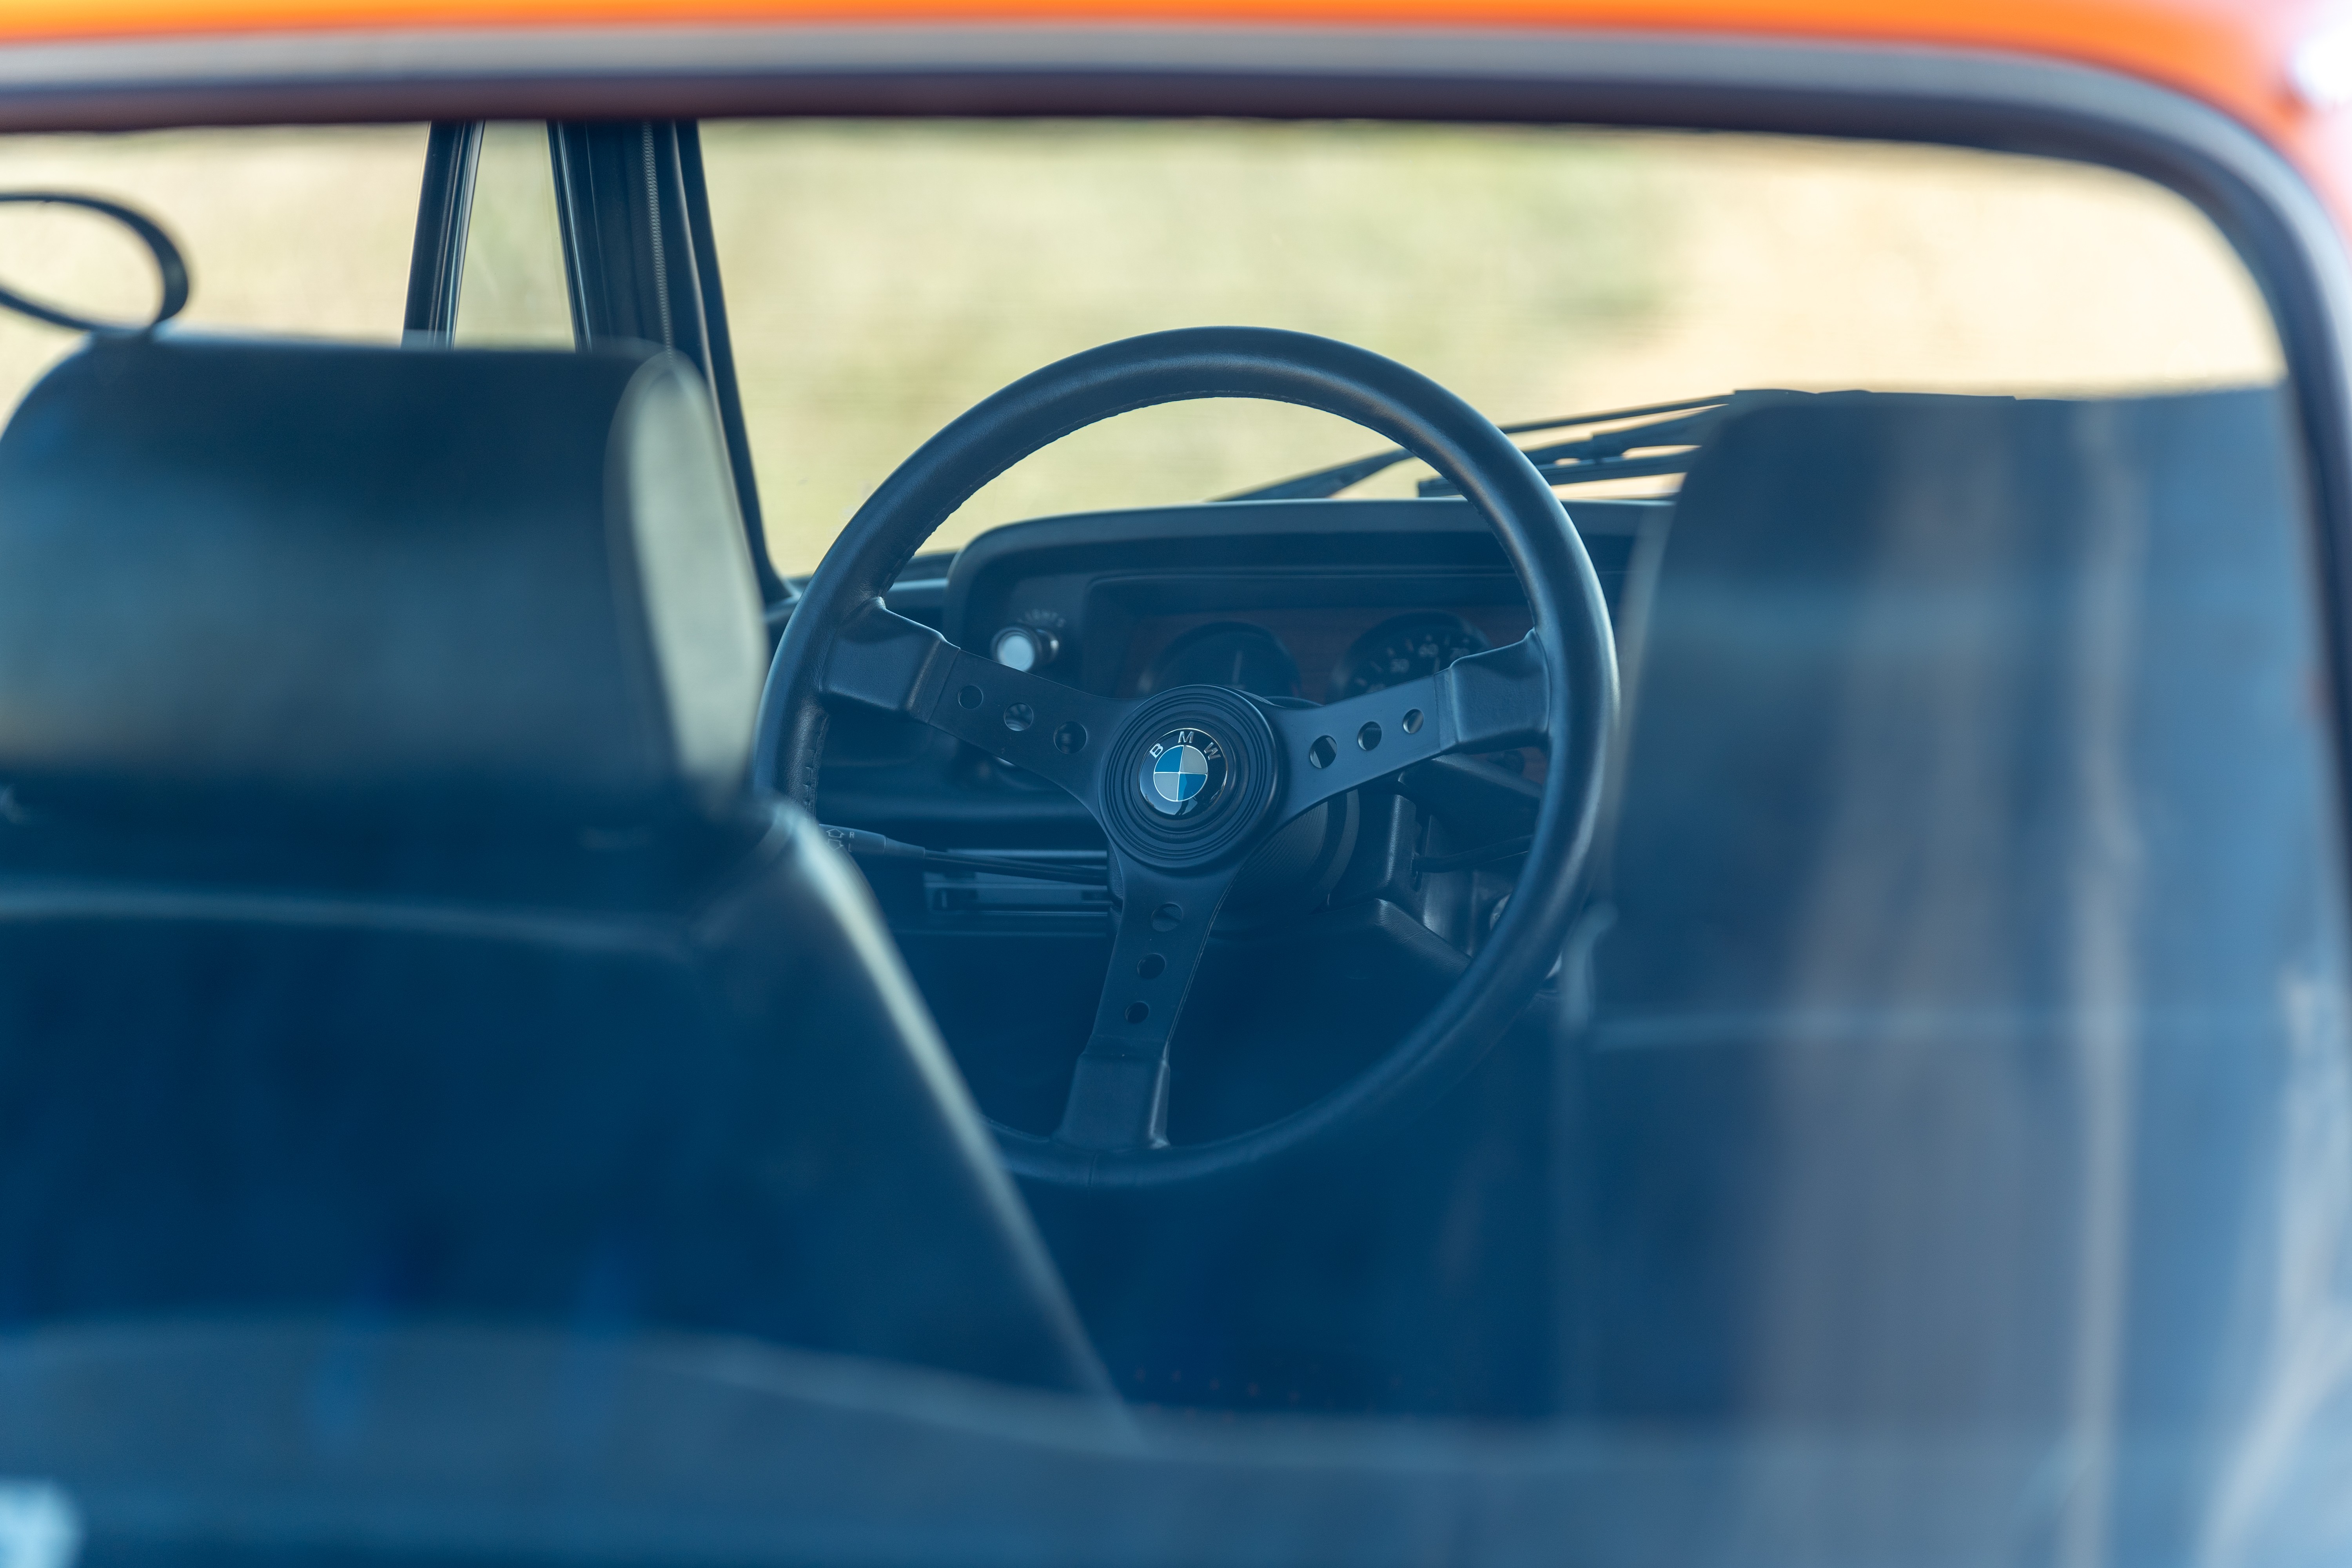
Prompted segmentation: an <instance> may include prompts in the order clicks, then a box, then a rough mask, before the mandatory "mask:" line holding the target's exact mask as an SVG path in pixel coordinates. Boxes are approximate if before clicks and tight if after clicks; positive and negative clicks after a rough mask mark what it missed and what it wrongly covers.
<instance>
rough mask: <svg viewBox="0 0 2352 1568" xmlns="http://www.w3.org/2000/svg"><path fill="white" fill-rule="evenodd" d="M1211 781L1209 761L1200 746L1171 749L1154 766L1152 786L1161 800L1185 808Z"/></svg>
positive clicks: (1152, 769)
mask: <svg viewBox="0 0 2352 1568" xmlns="http://www.w3.org/2000/svg"><path fill="white" fill-rule="evenodd" d="M1208 782H1209V759H1208V758H1206V757H1204V756H1202V754H1201V748H1200V747H1198V746H1171V747H1169V748H1168V749H1167V750H1166V751H1164V752H1160V760H1159V761H1158V762H1156V763H1152V764H1151V787H1152V788H1154V789H1156V790H1158V791H1159V792H1160V799H1162V800H1164V801H1168V802H1170V803H1171V804H1172V805H1183V804H1184V803H1185V802H1186V801H1188V800H1190V799H1192V797H1193V796H1194V795H1198V794H1200V793H1201V788H1202V785H1203V784H1207V783H1208Z"/></svg>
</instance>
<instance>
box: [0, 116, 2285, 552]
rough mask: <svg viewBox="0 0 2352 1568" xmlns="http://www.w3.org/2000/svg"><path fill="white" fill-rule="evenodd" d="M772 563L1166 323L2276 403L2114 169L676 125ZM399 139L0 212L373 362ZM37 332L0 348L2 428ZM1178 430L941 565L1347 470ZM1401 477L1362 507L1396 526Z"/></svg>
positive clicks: (127, 168) (1055, 451)
mask: <svg viewBox="0 0 2352 1568" xmlns="http://www.w3.org/2000/svg"><path fill="white" fill-rule="evenodd" d="M704 142H705V147H706V153H707V162H708V166H709V176H710V184H711V195H712V205H713V208H714V216H715V222H716V225H717V230H718V237H719V254H720V260H721V263H722V266H723V268H724V271H725V276H726V286H727V292H728V303H729V308H730V312H731V315H732V322H733V329H734V338H735V344H736V353H737V358H738V363H739V366H740V374H741V379H742V384H743V395H744V402H745V408H746V414H747V416H748V419H749V423H750V426H751V432H752V442H753V447H754V456H755V459H756V463H757V468H758V471H759V476H760V484H761V496H762V500H763V504H764V507H765V510H766V513H767V520H768V531H769V537H770V540H771V544H772V551H773V553H774V555H775V557H776V560H777V563H778V564H779V566H781V567H782V568H783V569H784V570H786V571H805V570H807V569H808V568H809V567H811V566H813V565H814V563H815V562H816V560H817V558H818V557H819V556H820V555H821V554H822V553H823V552H824V548H825V546H826V545H827V544H828V543H829V542H831V540H832V537H833V535H834V534H835V532H836V531H838V530H839V528H840V526H841V524H842V523H843V522H844V521H845V520H846V519H847V518H848V517H849V515H850V514H851V513H852V512H853V511H854V510H856V507H857V505H858V504H859V503H860V502H861V501H862V500H864V498H865V497H866V494H867V493H868V492H869V491H870V490H871V489H873V487H874V486H875V485H876V484H877V483H878V482H879V481H880V479H882V478H883V477H884V476H885V475H887V473H888V472H889V470H890V468H892V467H893V466H894V465H896V464H897V463H898V461H899V460H900V459H901V458H904V457H905V456H906V455H907V454H908V452H910V451H912V450H913V449H914V447H916V446H917V445H919V443H920V442H921V441H922V440H923V438H924V437H927V436H929V434H930V433H931V432H932V431H933V430H935V429H936V428H938V427H939V426H940V425H942V424H944V423H946V421H947V420H949V419H950V418H951V417H953V416H954V415H955V414H957V413H958V412H960V411H961V409H963V408H965V407H967V406H969V405H971V403H972V402H974V401H976V400H977V399H979V398H980V397H982V396H984V395H986V394H988V393H989V392H991V391H992V390H994V389H995V388H996V387H998V386H1000V385H1002V384H1004V383H1005V382H1008V381H1011V380H1013V379H1014V378H1015V377H1017V376H1019V375H1021V374H1025V373H1026V372H1028V371H1030V370H1033V369H1035V368H1036V367H1037V366H1039V365H1041V364H1044V363H1047V362H1048V361H1050V360H1053V359H1055V358H1057V357H1059V356H1061V355H1063V354H1066V353H1073V352H1075V351H1076V350H1078V349H1082V348H1086V347H1088V346H1091V345H1093V344H1095V343H1098V342H1105V341H1107V340H1109V339H1113V338H1118V337H1122V336H1126V335H1129V334H1130V333H1134V332H1139V331H1153V330H1157V329H1160V328H1166V327H1175V326H1186V325H1194V324H1200V323H1203V322H1255V323H1260V324H1266V325H1277V326H1286V327H1294V328H1299V329H1302V330H1305V331H1317V332H1323V333H1328V334H1330V335H1332V336H1336V337H1341V338H1347V339H1349V340H1351V341H1354V342H1360V343H1364V344H1366V345H1368V346H1370V347H1372V348H1375V349H1378V350H1380V351H1381V352H1382V353H1389V354H1392V355H1394V356H1396V357H1397V358H1400V359H1402V360H1404V361H1405V362H1406V363H1411V364H1413V365H1416V366H1418V367H1419V368H1421V369H1423V370H1425V371H1427V372H1429V373H1430V374H1433V375H1435V376H1436V377H1437V378H1438V379H1439V380H1441V381H1444V382H1445V383H1447V384H1449V385H1451V386H1453V387H1454V389H1455V390H1457V391H1459V392H1461V393H1462V394H1463V395H1465V396H1466V397H1468V398H1469V399H1470V400H1471V401H1472V402H1474V403H1475V404H1477V405H1479V406H1480V407H1481V408H1483V409H1484V410H1485V411H1486V413H1488V414H1489V415H1490V416H1493V417H1495V418H1496V419H1497V420H1499V421H1504V422H1509V421H1514V420H1523V419H1531V418H1538V417H1543V416H1553V415H1560V414H1567V413H1570V412H1575V411H1580V410H1591V409H1601V408H1608V407H1612V406H1622V405H1630V404H1636V403H1644V402H1651V401H1661V400H1665V399H1669V398H1676V397H1684V396H1693V395H1703V394H1707V393H1714V392H1722V391H1728V390H1731V389H1733V388H1735V387H1743V386H1798V387H1811V388H1832V387H1845V386H1871V387H1877V388H1882V389H1895V388H1907V389H1921V390H1948V391H1994V392H2015V393H2055V394H2063V393H2081V392H2100V391H2117V390H2146V389H2151V388H2157V387H2169V386H2189V385H2200V384H2222V383H2233V382H2245V381H2260V380H2269V379H2272V378H2274V377H2275V376H2276V375H2277V374H2279V353H2278V348H2277V344H2276V342H2275V341H2274V340H2273V336H2272V333H2271V331H2270V329H2269V326H2268V321H2267V317H2266V315H2265V314H2264V311H2263V308H2262V304H2261V301H2260V300H2259V299H2258V297H2257V296H2256V294H2255V292H2254V290H2253V289H2252V285H2251V283H2250V281H2249V279H2247V278H2246V276H2245V274H2244V272H2243V270H2242V268H2241V267H2240V266H2239V264H2238V263H2237V261H2236V259H2235V258H2234V257H2232V256H2231V253H2230V251H2229V250H2228V248H2227V247H2226V246H2225V245H2224V244H2223V243H2222V241H2221V238H2220V237H2218V236H2217V235H2216V234H2215V233H2214V232H2213V230H2212V229H2211V228H2210V226H2208V225H2207V224H2206V223H2205V221H2204V220H2203V219H2202V218H2201V217H2200V216H2199V215H2198V214H2196V213H2195V212H2194V211H2193V209H2191V208H2189V206H2188V205H2186V204H2185V203H2182V202H2180V201H2179V199H2178V198H2175V197H2173V196H2171V195H2168V193H2165V192H2163V191H2160V190H2158V189H2156V188H2154V187H2152V186H2148V185H2147V184H2142V183H2140V182H2137V181H2136V180H2133V179H2130V178H2128V177H2126V176H2123V175H2119V174H2111V173H2107V172H2105V171H2101V170H2095V169H2087V168H2081V167H2076V166H2071V165H2064V164H2059V163H2047V162H2042V161H2038V160H2031V159H2020V158H2012V157H2006V156H1999V155H1994V154H1988V153H1971V152H1960V151H1950V150H1942V149H1919V148H1901V147H1888V146H1870V145H1854V144H1839V143H1810V142H1801V141H1792V140H1786V139H1777V138H1759V137H1731V136H1688V135H1673V134H1651V133H1639V134H1631V133H1604V132H1580V131H1572V130H1562V131H1549V130H1544V131H1535V130H1510V129H1457V128H1446V127H1382V126H1368V125H1351V124H1350V125H1266V124H1255V123H1220V122H1212V123H1205V124H1191V125H1155V124H1124V123H1118V122H1086V123H1071V124H1059V125H1054V124H1042V123H1022V122H995V123H945V124H926V125H890V124H887V123H877V122H826V121H799V122H789V123H772V124H749V123H730V124H714V125H710V126H708V127H706V128H705V130H704ZM424 144H425V133H424V131H423V129H422V128H421V127H410V128H390V129H354V130H325V131H320V130H292V131H217V132H173V133H165V134H143V135H131V136H120V137H41V138H16V139H11V140H9V141H7V142H0V184H5V186H7V187H13V188H18V189H23V188H28V187H33V186H49V187H58V186H63V187H66V188H72V189H86V190H90V191H94V192H97V193H100V194H105V195H115V196H119V197H123V198H127V199H129V200H131V201H132V202H134V203H136V204H137V205H141V206H142V207H144V208H145V209H146V210H148V211H149V212H151V213H152V214H154V215H156V216H159V217H160V218H162V219H163V222H164V223H165V225H166V226H168V227H170V228H171V229H172V230H173V233H174V234H176V235H177V236H178V237H180V238H181V240H182V241H183V243H184V246H185V247H186V248H187V251H188V253H189V258H190V261H191V264H192V269H193V271H194V275H195V280H196V290H195V300H194V306H193V307H192V308H191V310H190V311H189V312H188V316H187V318H186V319H187V320H188V321H190V322H192V323H194V324H196V325H199V326H204V327H211V328H229V329H239V330H245V329H265V330H271V331H295V332H306V333H322V334H328V335H333V336H341V337H362V338H370V339H375V340H380V341H386V342H390V341H394V340H395V339H396V338H397V335H398V328H399V318H400V310H401V302H402V300H403V298H404V289H405V279H406V271H407V264H408V254H409V234H410V229H411V226H413V224H414V222H415V211H416V195H417V181H418V174H419V171H420V168H421V163H422V159H423V153H424ZM554 222H555V219H554V204H553V199H552V194H551V188H550V186H549V184H548V174H547V154H546V140H545V136H544V132H542V131H541V130H540V128H538V127H533V126H520V125H518V126H500V127H494V128H492V132H491V136H490V140H489V142H488V148H487V151H486V153H485V156H484V161H483V165H482V171H481V176H480V181H479V185H478V195H477V211H476V217H475V222H474V229H473V235H472V241H471V245H470V247H469V250H468V255H467V277H466V295H465V302H464V306H463V309H462V310H461V314H460V318H459V337H460V340H461V341H466V342H567V341H568V340H569V333H570V325H569V313H568V310H567V308H566V306H565V304H564V301H563V295H562V257H561V248H560V245H559V243H558V241H557V238H556V235H555V229H554ZM0 258H5V259H0V279H6V280H8V281H9V282H11V284H12V285H14V286H17V287H22V288H25V289H28V290H30V291H33V292H37V293H47V294H50V295H53V296H56V297H59V298H75V299H83V300H89V299H102V300H144V299H146V298H149V297H150V296H151V294H152V284H151V283H150V282H148V281H147V279H146V276H145V273H144V270H143V264H142V262H141V261H140V258H139V255H138V253H137V251H136V250H135V249H134V248H132V247H129V246H128V245H127V244H126V243H125V242H123V241H121V239H119V238H117V237H112V236H111V235H110V234H108V233H106V232H105V231H103V230H102V229H100V228H99V227H97V226H94V225H91V224H89V223H88V222H77V221H73V220H65V219H60V218H59V217H58V216H57V215H56V214H54V213H53V212H49V211H36V210H30V209H24V208H17V209H8V208H0ZM69 342H70V340H69V338H68V335H67V334H65V333H62V332H59V331H54V330H52V329H47V328H42V327H37V326H33V325H30V324H27V323H23V322H20V321H16V320H15V319H14V318H0V397H5V399H6V400H7V401H8V402H9V403H11V404H13V402H14V399H15V397H16V395H17V393H18V392H19V391H20V390H21V389H22V387H23V386H25V385H26V384H28V383H29V382H30V380H31V379H32V378H33V376H35V375H36V374H37V373H38V371H39V369H40V368H41V367H42V366H43V365H45V364H46V363H48V362H49V361H50V360H52V359H54V358H55V356H56V355H57V354H58V353H62V352H63V351H64V350H65V349H66V348H67V347H68V344H69ZM1376 444H1377V443H1375V442H1374V441H1372V440H1371V439H1370V437H1367V436H1365V435H1364V434H1363V433H1362V432H1360V431H1357V430H1354V429H1352V428H1350V427H1349V426H1345V425H1343V424H1341V423H1340V422H1339V421H1336V420H1333V419H1329V418H1328V417H1326V416H1320V415H1316V414H1311V413H1308V412H1306V411H1304V410H1299V409H1294V408H1287V407H1282V406H1276V405H1262V404H1231V403H1226V404H1204V405H1186V406H1181V407H1176V408H1166V409H1157V410H1151V411H1148V412H1145V413H1142V414H1137V415H1130V416H1125V417H1122V418H1120V419H1117V420H1114V421H1111V422H1109V423H1108V424H1106V425H1104V426H1097V427H1096V428H1094V429H1092V430H1089V431H1087V432H1082V433H1080V434H1079V435H1077V436H1075V437H1070V438H1068V439H1066V440H1065V441H1063V442H1062V443H1060V444H1059V445H1057V446H1056V447H1053V448H1051V449H1049V450H1048V451H1047V452H1045V453H1044V454H1041V455H1040V456H1038V457H1036V458H1032V459H1031V460H1030V461H1029V462H1027V463H1025V464H1024V465H1022V466H1021V467H1020V468H1016V469H1015V470H1014V471H1013V473H1011V474H1009V475H1007V476H1006V477H1005V478H1004V479H1000V480H999V481H997V482H996V483H995V484H993V485H992V486H990V487H989V489H987V490H985V491H983V492H982V494H981V495H980V496H978V497H976V498H975V499H974V500H972V501H971V503H970V504H968V505H967V506H966V507H965V508H964V509H963V510H962V511H961V513H959V515H958V516H957V517H956V518H954V519H952V520H951V521H950V522H949V524H948V525H947V526H946V527H945V528H944V529H942V531H941V532H940V535H939V536H938V538H937V542H938V543H939V544H940V545H950V544H954V543H958V542H961V541H963V540H964V539H967V538H969V537H971V534H973V533H975V532H977V531H979V530H980V529H982V528H983V527H986V526H989V525H990V524H992V523H995V522H999V521H1005V520H1007V519H1010V518H1013V517H1019V516H1028V515H1035V514H1038V513H1041V512H1046V511H1057V510H1078V509H1083V508H1088V507H1094V506H1108V505H1119V504H1130V503H1139V502H1154V501H1166V500H1192V499H1198V498H1200V497H1203V496H1209V495H1214V494H1218V493H1221V492H1223V491H1227V490H1232V489H1240V488H1244V487H1245V486H1249V485H1254V484H1257V483H1262V482H1266V481H1269V480H1272V479H1279V478H1281V477H1284V476H1285V475H1287V474H1292V473H1296V472H1298V471H1300V470H1302V469H1306V468H1314V467H1317V466H1318V465H1321V464H1324V463H1328V462H1333V461H1338V460H1339V459H1342V458H1349V457H1351V456H1354V455H1357V454H1359V453H1360V452H1363V451H1365V450H1368V449H1370V447H1372V446H1374V445H1376ZM1411 483H1412V474H1411V473H1410V471H1406V472H1403V473H1400V474H1398V475H1396V476H1393V477H1391V478H1389V479H1384V480H1382V481H1381V482H1380V488H1381V489H1383V490H1385V491H1386V492H1387V493H1407V492H1409V490H1410V488H1411Z"/></svg>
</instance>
